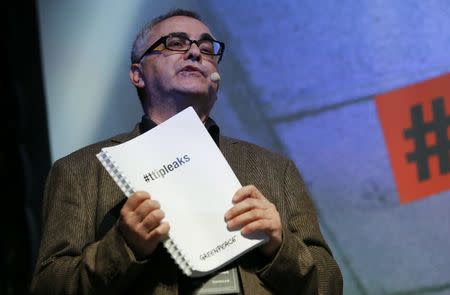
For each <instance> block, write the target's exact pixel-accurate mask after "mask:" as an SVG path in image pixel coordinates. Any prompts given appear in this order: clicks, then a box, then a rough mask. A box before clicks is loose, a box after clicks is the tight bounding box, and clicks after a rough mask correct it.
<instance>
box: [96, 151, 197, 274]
mask: <svg viewBox="0 0 450 295" xmlns="http://www.w3.org/2000/svg"><path fill="white" fill-rule="evenodd" d="M97 158H98V159H99V160H100V162H101V163H102V165H103V167H105V169H106V171H108V173H109V175H111V176H112V178H113V179H114V181H115V182H116V183H117V185H119V187H120V189H121V190H122V191H123V193H124V194H125V195H126V196H127V197H129V196H130V195H131V194H132V193H133V192H134V189H133V187H132V186H131V185H130V183H129V181H128V180H127V178H126V177H125V175H123V173H122V172H121V171H120V170H119V167H117V165H116V164H115V162H114V161H112V160H111V158H110V157H109V154H108V152H107V151H101V152H100V153H99V154H97ZM164 247H165V248H166V249H167V251H168V252H169V253H170V255H171V256H172V259H173V260H174V261H175V262H176V263H177V264H178V266H179V267H180V269H181V270H182V271H183V272H184V274H185V275H187V276H191V275H192V273H193V267H192V265H191V263H190V262H189V260H188V259H186V256H185V255H184V253H183V252H182V251H181V249H180V248H178V246H177V244H176V243H175V242H174V240H173V238H172V237H169V238H168V239H167V240H166V241H165V242H164Z"/></svg>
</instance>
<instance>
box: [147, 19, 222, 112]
mask: <svg viewBox="0 0 450 295" xmlns="http://www.w3.org/2000/svg"><path fill="white" fill-rule="evenodd" d="M171 33H185V34H186V35H187V37H189V38H190V39H191V40H199V39H201V38H204V36H205V34H208V35H210V36H212V34H211V32H210V31H209V29H208V27H206V26H205V24H203V23H202V22H200V21H198V20H196V19H194V18H191V17H186V16H174V17H171V18H168V19H166V20H164V21H162V22H160V23H158V24H157V25H155V26H154V27H153V29H152V34H151V38H150V42H149V44H148V46H150V45H151V44H153V43H154V42H155V41H157V40H158V39H159V38H160V37H162V36H166V35H169V34H171ZM161 48H164V47H161ZM141 65H142V72H143V75H144V81H145V88H146V91H148V93H149V94H150V95H153V94H155V93H156V94H158V95H160V96H162V97H164V95H170V94H183V95H191V96H198V97H204V98H208V99H209V100H208V101H206V102H205V101H204V102H203V103H212V104H213V103H214V101H215V99H216V92H217V87H218V85H217V82H212V81H211V79H210V75H211V73H213V72H216V71H217V61H216V60H215V59H214V58H213V57H212V56H207V55H204V54H202V53H200V50H199V48H198V46H197V45H196V44H195V43H194V44H192V45H191V48H190V49H189V51H187V52H175V51H170V50H167V49H163V50H161V51H154V52H153V53H149V54H147V55H146V56H144V57H143V59H142V61H141ZM211 100H212V101H211ZM211 106H212V105H211Z"/></svg>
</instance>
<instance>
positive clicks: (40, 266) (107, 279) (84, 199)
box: [31, 162, 147, 294]
mask: <svg viewBox="0 0 450 295" xmlns="http://www.w3.org/2000/svg"><path fill="white" fill-rule="evenodd" d="M85 189H86V188H85V185H82V184H81V183H80V180H79V177H78V176H77V175H76V173H74V172H73V171H72V170H71V168H70V165H65V164H61V163H60V162H56V163H55V165H54V166H53V167H52V169H51V171H50V173H49V176H48V178H47V183H46V188H45V193H44V202H43V216H42V217H43V231H42V240H41V245H40V249H39V255H38V259H37V264H36V267H35V272H34V275H33V279H32V283H31V292H32V293H33V294H94V293H95V294H99V293H103V292H106V291H108V290H106V288H110V289H111V290H110V291H114V292H111V293H116V292H118V290H120V288H121V286H122V285H123V282H124V281H126V280H130V279H131V278H132V277H133V276H134V275H136V274H137V273H138V272H139V269H140V268H141V267H142V265H143V264H145V263H146V262H147V261H136V259H135V258H134V255H133V253H132V251H131V250H130V249H129V248H128V246H127V245H126V243H125V241H124V239H123V238H122V236H121V234H120V233H119V231H118V228H117V226H116V225H114V226H113V227H112V229H110V230H109V231H108V232H107V233H106V234H105V236H104V237H103V238H101V239H100V240H97V241H96V240H95V211H96V208H95V200H92V198H91V199H89V198H90V197H92V195H88V196H86V191H85Z"/></svg>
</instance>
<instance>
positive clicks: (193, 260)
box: [97, 107, 266, 277]
mask: <svg viewBox="0 0 450 295" xmlns="http://www.w3.org/2000/svg"><path fill="white" fill-rule="evenodd" d="M97 158H98V159H99V160H100V162H101V163H102V164H103V166H104V167H105V168H106V170H107V171H108V172H109V174H110V175H111V176H112V177H113V179H114V180H115V182H116V183H117V184H118V185H119V186H120V188H121V189H122V191H123V192H124V193H125V195H126V196H127V197H128V196H130V195H131V194H132V193H133V192H135V191H147V192H148V193H149V194H150V196H151V198H152V199H155V200H158V201H159V203H160V204H161V209H162V210H163V211H164V213H165V219H164V221H165V222H168V223H169V225H170V232H169V239H168V240H166V241H165V242H164V246H165V247H166V249H167V251H168V252H169V253H170V254H171V256H172V258H173V259H174V260H175V262H176V263H177V264H178V266H179V267H180V269H181V270H182V271H183V272H184V273H185V274H186V275H188V276H191V277H199V276H203V275H206V274H209V273H211V272H214V271H216V270H218V269H220V268H221V267H223V266H225V265H226V264H228V263H230V262H231V261H233V260H235V259H236V258H238V257H239V256H241V255H242V254H244V253H246V252H248V251H249V250H251V249H253V248H255V247H257V246H258V245H260V244H262V243H263V242H264V241H265V240H266V237H265V236H262V235H261V236H258V237H252V238H249V237H244V236H243V235H242V234H241V233H240V231H239V230H236V231H229V230H228V229H227V226H226V223H225V220H224V215H225V212H226V211H227V210H228V209H229V208H231V207H232V201H231V199H232V197H233V195H234V193H235V192H236V191H237V190H238V189H239V188H240V187H241V184H240V183H239V180H238V179H237V177H236V175H235V174H234V172H233V170H232V169H231V167H230V166H229V164H228V162H227V161H226V159H225V158H224V156H223V154H222V153H221V151H220V150H219V148H218V147H217V145H216V143H215V142H214V140H213V139H212V138H211V136H210V135H209V133H208V131H207V130H206V128H205V126H204V125H203V123H202V122H201V120H200V118H199V117H198V115H197V114H196V112H195V111H194V109H193V108H192V107H189V108H187V109H185V110H183V111H181V112H179V113H178V114H176V115H175V116H173V117H172V118H170V119H168V120H166V121H165V122H163V123H162V124H160V125H158V126H156V127H154V128H153V129H151V130H149V131H147V132H145V133H143V134H141V135H139V136H138V137H135V138H134V139H132V140H130V141H127V142H125V143H122V144H119V145H116V146H112V147H106V148H102V151H101V152H100V153H99V154H97Z"/></svg>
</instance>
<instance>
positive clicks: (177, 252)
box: [164, 237, 193, 276]
mask: <svg viewBox="0 0 450 295" xmlns="http://www.w3.org/2000/svg"><path fill="white" fill-rule="evenodd" d="M164 247H165V248H166V249H167V251H168V252H169V253H170V255H171V256H172V259H173V260H175V262H176V263H177V264H178V266H179V267H180V268H181V270H182V271H183V272H184V274H185V275H187V276H191V275H192V273H193V267H192V265H191V263H190V261H189V260H188V259H187V258H186V255H184V254H183V251H181V249H180V248H178V246H177V244H176V243H175V241H174V240H173V238H172V237H169V238H168V239H167V240H166V241H165V242H164Z"/></svg>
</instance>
